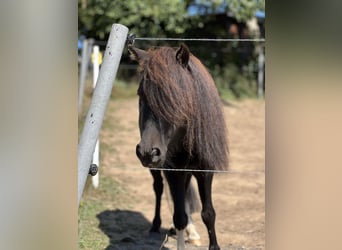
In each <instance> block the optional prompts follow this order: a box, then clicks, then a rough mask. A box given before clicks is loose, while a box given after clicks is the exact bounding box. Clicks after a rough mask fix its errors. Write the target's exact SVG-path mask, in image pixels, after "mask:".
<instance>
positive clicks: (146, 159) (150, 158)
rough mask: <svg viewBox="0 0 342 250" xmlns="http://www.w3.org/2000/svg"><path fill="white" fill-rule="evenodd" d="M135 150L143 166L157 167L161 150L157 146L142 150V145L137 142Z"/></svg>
mask: <svg viewBox="0 0 342 250" xmlns="http://www.w3.org/2000/svg"><path fill="white" fill-rule="evenodd" d="M135 152H136V154H137V157H138V158H139V160H140V161H141V164H142V165H143V166H144V167H157V166H158V165H159V163H160V162H161V151H160V149H159V148H157V147H153V148H152V149H151V150H148V151H145V150H142V147H141V146H140V145H139V144H138V145H137V147H136V150H135Z"/></svg>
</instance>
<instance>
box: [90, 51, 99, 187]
mask: <svg viewBox="0 0 342 250" xmlns="http://www.w3.org/2000/svg"><path fill="white" fill-rule="evenodd" d="M99 57H100V47H99V46H98V45H94V46H93V58H92V61H93V88H94V89H95V87H96V82H97V78H98V76H99V70H100V63H101V62H100V60H99ZM92 164H95V165H96V166H97V167H98V170H97V173H96V175H94V176H93V177H92V178H91V181H92V183H93V187H94V188H98V186H99V180H100V176H99V171H100V141H99V138H98V139H97V141H96V145H95V150H94V154H93V160H92Z"/></svg>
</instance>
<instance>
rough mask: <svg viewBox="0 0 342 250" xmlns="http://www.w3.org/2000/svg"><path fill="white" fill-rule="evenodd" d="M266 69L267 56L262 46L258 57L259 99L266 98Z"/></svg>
mask: <svg viewBox="0 0 342 250" xmlns="http://www.w3.org/2000/svg"><path fill="white" fill-rule="evenodd" d="M264 67H265V55H264V47H263V45H260V47H259V56H258V97H259V98H262V97H263V96H264Z"/></svg>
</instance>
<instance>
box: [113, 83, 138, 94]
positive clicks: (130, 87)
mask: <svg viewBox="0 0 342 250" xmlns="http://www.w3.org/2000/svg"><path fill="white" fill-rule="evenodd" d="M137 89H138V84H137V83H126V82H125V81H123V80H120V79H116V80H115V83H114V86H113V89H112V98H115V99H125V98H132V97H136V96H137Z"/></svg>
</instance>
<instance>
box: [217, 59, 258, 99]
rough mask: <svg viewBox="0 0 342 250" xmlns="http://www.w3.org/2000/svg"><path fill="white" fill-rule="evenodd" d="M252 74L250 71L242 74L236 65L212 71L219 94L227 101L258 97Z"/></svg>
mask: <svg viewBox="0 0 342 250" xmlns="http://www.w3.org/2000/svg"><path fill="white" fill-rule="evenodd" d="M252 73H253V72H250V71H249V70H248V69H246V70H245V72H241V71H240V70H239V69H238V67H237V66H236V65H235V64H228V65H226V66H225V67H223V68H221V67H215V69H214V70H213V71H212V75H213V78H214V81H215V83H216V86H217V88H218V91H219V94H220V96H221V98H223V99H225V100H229V99H242V98H246V97H256V93H257V92H256V81H255V80H254V79H253V78H252V77H251V74H252Z"/></svg>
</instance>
